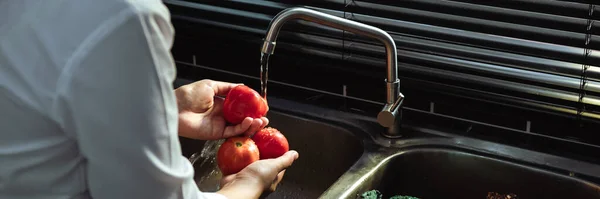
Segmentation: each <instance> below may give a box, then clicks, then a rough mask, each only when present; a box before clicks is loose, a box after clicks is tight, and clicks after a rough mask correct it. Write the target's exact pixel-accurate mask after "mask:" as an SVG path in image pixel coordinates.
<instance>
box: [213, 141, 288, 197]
mask: <svg viewBox="0 0 600 199" xmlns="http://www.w3.org/2000/svg"><path fill="white" fill-rule="evenodd" d="M298 156H299V155H298V152H296V151H293V150H290V151H288V152H287V153H285V154H283V155H282V156H281V157H279V158H275V159H265V160H259V161H256V162H254V163H252V164H250V165H248V166H247V167H246V168H244V169H243V170H241V171H240V172H239V173H236V174H232V175H229V176H225V177H224V178H223V179H222V180H221V190H219V191H218V193H220V194H222V195H225V196H226V197H227V198H230V199H234V198H258V197H259V196H260V195H261V194H262V192H263V191H268V192H273V191H275V189H276V188H277V185H278V184H279V182H281V180H282V179H283V175H284V173H285V169H286V168H288V167H290V166H291V165H292V163H293V162H294V161H295V160H296V159H298Z"/></svg>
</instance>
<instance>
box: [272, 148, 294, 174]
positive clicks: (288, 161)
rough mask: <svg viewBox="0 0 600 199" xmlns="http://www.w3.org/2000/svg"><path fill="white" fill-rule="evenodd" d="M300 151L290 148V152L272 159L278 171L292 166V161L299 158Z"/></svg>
mask: <svg viewBox="0 0 600 199" xmlns="http://www.w3.org/2000/svg"><path fill="white" fill-rule="evenodd" d="M298 156H299V154H298V152H296V151H294V150H290V151H288V152H286V153H285V154H283V155H282V156H280V157H278V158H275V159H271V160H272V161H273V162H274V164H273V165H274V166H275V168H274V169H276V170H277V171H282V170H284V169H286V168H288V167H290V166H292V163H293V162H294V160H296V159H298Z"/></svg>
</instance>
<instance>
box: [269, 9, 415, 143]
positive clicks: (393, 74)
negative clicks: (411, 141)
mask: <svg viewBox="0 0 600 199" xmlns="http://www.w3.org/2000/svg"><path fill="white" fill-rule="evenodd" d="M293 19H302V20H305V21H310V22H314V23H318V24H321V25H325V26H329V27H333V28H337V29H340V30H345V31H348V32H352V33H355V34H358V35H363V36H366V37H370V38H373V39H376V40H378V41H380V42H381V43H383V44H384V46H385V50H386V61H387V62H386V64H387V75H386V79H385V81H386V104H385V106H384V107H383V109H382V111H381V112H380V113H379V114H378V115H377V121H378V122H379V124H380V125H382V126H384V127H386V128H388V130H386V132H383V135H384V136H386V137H390V138H396V137H400V132H399V130H398V129H399V128H400V127H399V126H398V124H399V121H400V119H401V118H400V116H401V114H399V113H398V112H399V109H401V108H400V107H401V106H402V102H403V99H404V96H403V95H402V94H401V93H400V79H399V78H398V61H397V55H398V52H397V50H396V43H395V42H394V39H393V38H392V37H391V36H390V35H389V34H388V33H387V32H385V31H383V30H381V29H379V28H376V27H374V26H370V25H366V24H363V23H358V22H355V21H351V20H348V19H344V18H341V17H336V16H333V15H329V14H325V13H322V12H317V11H314V10H311V9H307V8H300V7H295V8H288V9H285V10H283V11H281V12H280V13H278V14H277V15H276V16H275V17H274V18H273V20H271V23H270V24H269V27H268V31H267V33H266V36H265V39H264V43H263V46H262V49H261V52H262V53H266V54H269V55H271V54H274V52H275V45H276V40H277V36H278V34H279V31H280V30H281V27H282V26H283V24H285V23H286V22H288V21H290V20H293Z"/></svg>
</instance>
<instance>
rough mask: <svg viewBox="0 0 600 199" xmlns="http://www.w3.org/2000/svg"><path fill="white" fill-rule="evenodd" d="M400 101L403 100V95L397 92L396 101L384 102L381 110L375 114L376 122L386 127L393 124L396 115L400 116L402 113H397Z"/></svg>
mask: <svg viewBox="0 0 600 199" xmlns="http://www.w3.org/2000/svg"><path fill="white" fill-rule="evenodd" d="M402 102H404V95H403V94H402V93H398V97H397V98H396V101H395V102H394V103H386V104H385V106H383V110H381V111H380V112H379V114H377V122H379V124H380V125H381V126H383V127H386V128H390V127H392V126H394V124H395V123H396V117H402V115H401V114H399V112H400V108H401V107H402Z"/></svg>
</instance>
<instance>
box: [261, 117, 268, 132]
mask: <svg viewBox="0 0 600 199" xmlns="http://www.w3.org/2000/svg"><path fill="white" fill-rule="evenodd" d="M260 120H262V122H263V123H262V126H260V129H263V128H265V127H266V126H267V125H269V119H268V118H266V117H261V118H260Z"/></svg>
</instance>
